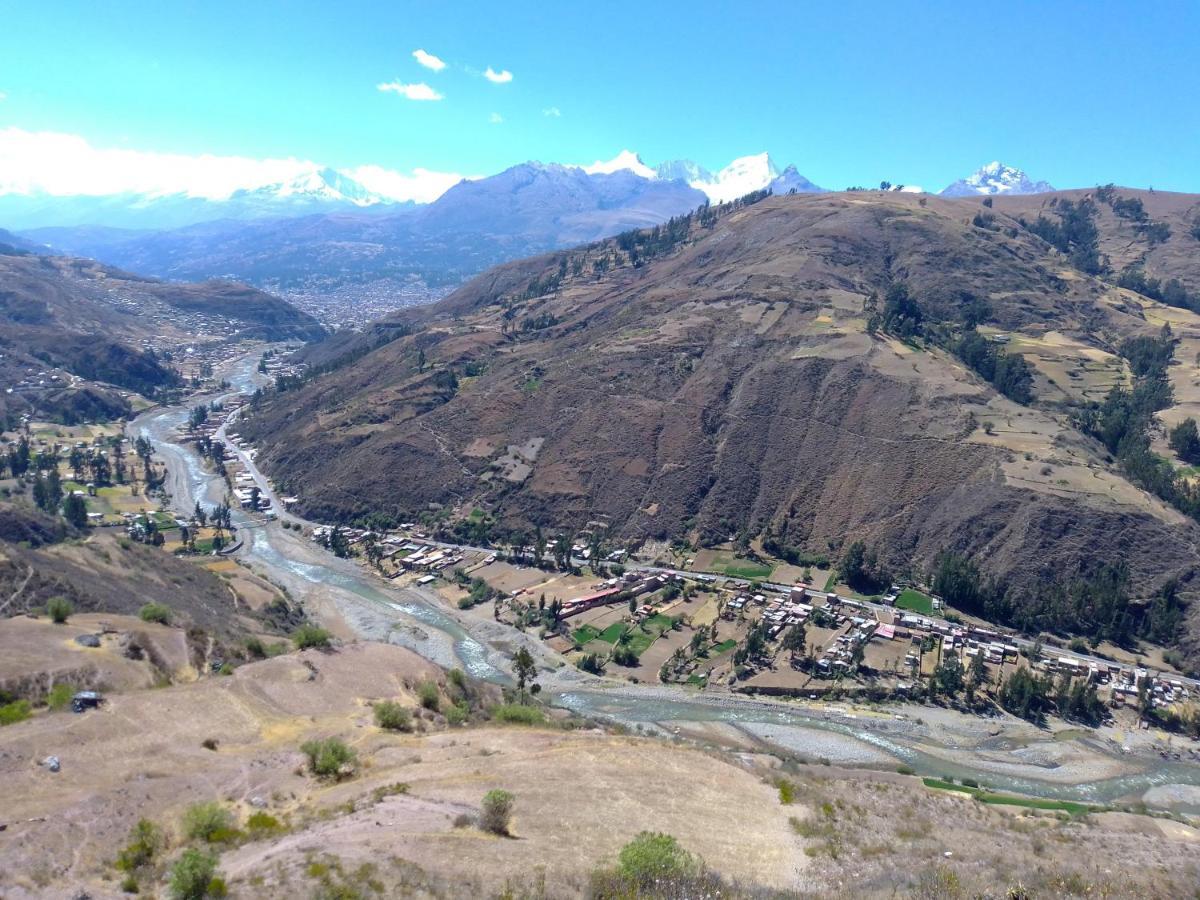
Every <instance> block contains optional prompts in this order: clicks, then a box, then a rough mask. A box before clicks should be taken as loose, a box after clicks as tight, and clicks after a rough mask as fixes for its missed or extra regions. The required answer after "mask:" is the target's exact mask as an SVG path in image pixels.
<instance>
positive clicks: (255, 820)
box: [246, 809, 283, 836]
mask: <svg viewBox="0 0 1200 900" xmlns="http://www.w3.org/2000/svg"><path fill="white" fill-rule="evenodd" d="M246 830H247V831H249V832H250V833H251V834H253V835H255V836H258V835H262V834H269V833H271V832H275V831H282V830H283V825H282V823H281V822H280V821H279V820H278V819H277V818H275V817H274V816H273V815H271V814H270V813H269V812H263V810H261V809H260V810H256V811H255V812H253V813H251V814H250V818H248V819H247V820H246Z"/></svg>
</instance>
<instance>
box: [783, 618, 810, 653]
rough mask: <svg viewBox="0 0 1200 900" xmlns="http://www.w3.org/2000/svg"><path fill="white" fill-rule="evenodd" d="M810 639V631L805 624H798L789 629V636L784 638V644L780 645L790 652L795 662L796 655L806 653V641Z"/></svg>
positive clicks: (786, 635)
mask: <svg viewBox="0 0 1200 900" xmlns="http://www.w3.org/2000/svg"><path fill="white" fill-rule="evenodd" d="M807 638H808V631H807V630H806V628H805V626H804V623H803V622H798V623H796V624H795V625H793V626H792V627H791V628H789V629H788V632H787V634H785V635H784V636H783V643H782V644H781V645H780V646H781V648H782V649H784V650H786V651H788V653H789V654H790V655H791V659H792V661H793V662H795V660H796V655H797V654H800V653H803V652H804V647H805V641H806V640H807Z"/></svg>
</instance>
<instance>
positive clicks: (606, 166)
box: [582, 150, 658, 178]
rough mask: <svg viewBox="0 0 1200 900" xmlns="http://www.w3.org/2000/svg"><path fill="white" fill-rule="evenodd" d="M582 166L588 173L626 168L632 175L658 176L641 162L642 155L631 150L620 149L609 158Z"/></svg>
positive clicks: (602, 172)
mask: <svg viewBox="0 0 1200 900" xmlns="http://www.w3.org/2000/svg"><path fill="white" fill-rule="evenodd" d="M582 168H583V171H585V172H587V173H588V174H589V175H611V174H612V173H613V172H620V171H622V170H623V169H628V170H629V171H630V172H633V174H634V175H640V176H641V177H642V178H657V177H658V172H656V171H655V170H654V169H652V168H650V167H649V166H648V165H646V164H645V163H644V162H642V157H641V156H639V155H638V154H637V153H634V152H633V151H632V150H622V151H621V152H620V153H618V154H617V155H616V156H614V157H613V158H612V159H610V160H607V161H605V160H599V159H598V160H596V161H595V162H594V163H592V164H591V165H590V166H583V167H582Z"/></svg>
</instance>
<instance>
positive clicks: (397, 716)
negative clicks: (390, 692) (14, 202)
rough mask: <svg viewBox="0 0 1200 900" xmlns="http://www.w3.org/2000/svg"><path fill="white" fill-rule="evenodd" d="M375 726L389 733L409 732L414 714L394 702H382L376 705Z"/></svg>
mask: <svg viewBox="0 0 1200 900" xmlns="http://www.w3.org/2000/svg"><path fill="white" fill-rule="evenodd" d="M375 724H376V725H378V726H379V727H380V728H385V729H387V730H388V731H408V730H409V729H410V728H412V713H410V712H409V711H408V710H407V709H405V708H404V707H403V706H401V705H400V704H399V703H396V702H394V701H392V700H381V701H379V702H378V703H376V704H375Z"/></svg>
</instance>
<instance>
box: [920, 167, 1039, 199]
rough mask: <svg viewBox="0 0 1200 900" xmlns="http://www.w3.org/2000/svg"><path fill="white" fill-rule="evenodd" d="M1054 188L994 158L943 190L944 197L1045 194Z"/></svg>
mask: <svg viewBox="0 0 1200 900" xmlns="http://www.w3.org/2000/svg"><path fill="white" fill-rule="evenodd" d="M1052 190H1054V187H1053V185H1051V184H1049V183H1047V182H1045V181H1033V180H1031V179H1030V178H1029V176H1028V175H1026V174H1025V173H1024V172H1022V171H1021V170H1020V169H1018V168H1015V167H1014V166H1008V165H1005V164H1004V163H1002V162H1000V161H999V160H992V161H991V162H990V163H988V164H987V165H984V166H980V167H979V168H978V169H976V170H975V171H974V172H973V173H971V174H970V175H968V176H967V177H966V178H960V179H959V180H958V181H956V182H954V184H952V185H950V186H949V187H947V188H946V189H945V190H944V191H942V196H943V197H972V196H975V195H976V194H987V195H993V194H1044V193H1046V192H1047V191H1052Z"/></svg>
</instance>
